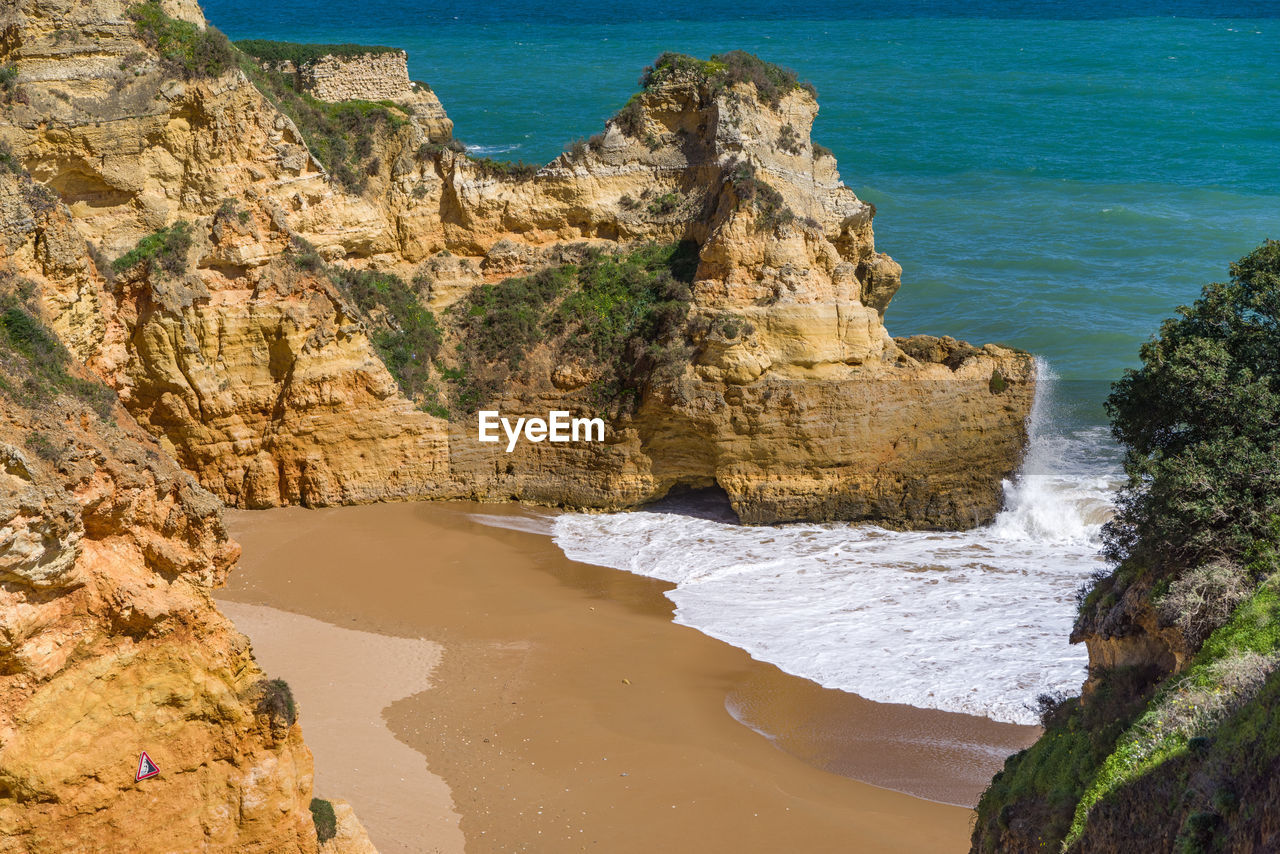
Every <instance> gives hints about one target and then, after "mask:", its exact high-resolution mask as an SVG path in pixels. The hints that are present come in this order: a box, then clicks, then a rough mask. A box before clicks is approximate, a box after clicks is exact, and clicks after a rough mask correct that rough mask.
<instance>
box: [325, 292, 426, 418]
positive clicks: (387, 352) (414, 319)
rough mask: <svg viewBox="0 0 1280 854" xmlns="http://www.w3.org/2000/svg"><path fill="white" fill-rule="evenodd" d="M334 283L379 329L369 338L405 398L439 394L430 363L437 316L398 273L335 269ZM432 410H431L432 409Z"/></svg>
mask: <svg viewBox="0 0 1280 854" xmlns="http://www.w3.org/2000/svg"><path fill="white" fill-rule="evenodd" d="M330 276H331V278H332V279H333V281H334V283H335V284H336V285H337V286H338V287H339V288H340V289H341V290H342V291H343V293H345V294H346V295H347V296H348V297H349V298H350V299H351V301H352V302H354V303H355V304H356V305H357V306H358V307H359V308H360V310H361V311H362V312H364V313H365V314H366V315H367V316H369V317H371V318H372V319H373V320H374V322H375V323H376V324H377V325H379V326H381V327H382V328H381V329H374V330H373V331H372V334H371V336H370V338H371V339H372V341H373V346H374V349H376V350H377V351H378V355H379V356H380V357H381V358H382V362H383V364H385V365H386V366H387V370H389V371H390V372H391V376H393V377H395V380H396V383H397V384H398V385H399V386H400V390H401V391H402V392H404V394H405V396H406V397H408V398H409V399H411V400H414V399H417V398H419V397H422V396H426V397H427V398H428V403H432V402H434V398H435V396H436V394H437V392H436V389H435V386H433V385H432V384H431V363H432V362H433V361H434V360H435V358H436V355H437V354H438V353H439V352H440V342H441V334H440V327H439V325H438V324H437V323H436V318H435V315H434V314H432V312H431V310H430V309H428V308H426V307H425V306H423V305H422V303H421V302H420V301H419V299H418V295H417V294H416V293H414V291H413V289H412V288H411V287H410V286H409V285H407V284H405V282H404V280H403V279H401V278H400V277H399V276H395V275H392V274H391V273H381V272H375V271H371V270H347V269H343V270H335V271H333V272H331V274H330ZM428 411H429V410H428Z"/></svg>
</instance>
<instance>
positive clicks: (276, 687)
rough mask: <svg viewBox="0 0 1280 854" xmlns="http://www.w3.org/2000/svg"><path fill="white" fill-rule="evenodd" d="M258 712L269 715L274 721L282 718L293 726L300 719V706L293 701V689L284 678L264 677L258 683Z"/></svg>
mask: <svg viewBox="0 0 1280 854" xmlns="http://www.w3.org/2000/svg"><path fill="white" fill-rule="evenodd" d="M258 690H259V691H260V692H261V693H260V695H259V697H258V714H260V715H267V716H268V717H270V718H271V719H272V720H273V721H276V720H282V721H284V722H285V724H286V725H288V726H293V725H294V723H295V722H297V720H298V706H297V704H296V703H295V702H294V701H293V689H292V688H290V687H289V683H288V682H286V681H284V680H283V679H263V680H262V681H261V682H259V683H258Z"/></svg>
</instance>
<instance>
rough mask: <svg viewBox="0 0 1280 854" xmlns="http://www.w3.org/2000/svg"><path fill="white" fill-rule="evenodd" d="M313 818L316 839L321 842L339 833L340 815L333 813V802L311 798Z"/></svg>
mask: <svg viewBox="0 0 1280 854" xmlns="http://www.w3.org/2000/svg"><path fill="white" fill-rule="evenodd" d="M311 820H312V821H313V822H315V826H316V839H317V840H318V841H319V842H320V843H321V844H323V843H325V842H328V841H329V840H330V839H333V838H334V837H335V836H337V835H338V817H337V816H336V815H334V813H333V804H331V803H329V802H328V801H322V800H321V799H320V798H312V799H311Z"/></svg>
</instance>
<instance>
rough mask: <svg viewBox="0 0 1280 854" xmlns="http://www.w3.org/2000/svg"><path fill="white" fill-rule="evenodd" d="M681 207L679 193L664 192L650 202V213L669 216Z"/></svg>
mask: <svg viewBox="0 0 1280 854" xmlns="http://www.w3.org/2000/svg"><path fill="white" fill-rule="evenodd" d="M679 207H680V194H679V193H663V194H662V195H661V196H658V197H657V198H656V199H654V200H653V201H651V202H649V213H651V214H653V215H654V216H669V215H671V214H673V213H675V212H676V209H677V208H679Z"/></svg>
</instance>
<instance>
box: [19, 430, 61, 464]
mask: <svg viewBox="0 0 1280 854" xmlns="http://www.w3.org/2000/svg"><path fill="white" fill-rule="evenodd" d="M24 444H25V445H26V446H27V447H28V448H30V449H31V450H32V451H35V453H36V456H38V457H40V458H41V459H44V460H56V459H58V457H60V456H61V454H60V453H59V451H58V448H57V447H56V446H55V445H54V444H53V442H51V441H50V440H49V437H48V436H46V435H45V434H43V433H41V432H39V431H32V432H30V433H28V434H27V438H26V441H25V443H24Z"/></svg>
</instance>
